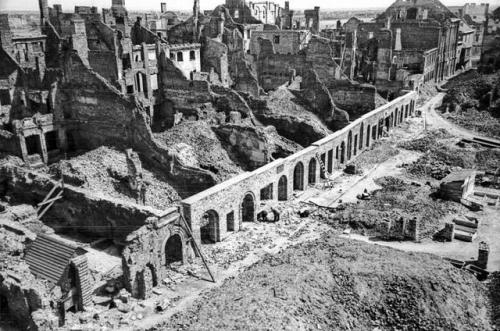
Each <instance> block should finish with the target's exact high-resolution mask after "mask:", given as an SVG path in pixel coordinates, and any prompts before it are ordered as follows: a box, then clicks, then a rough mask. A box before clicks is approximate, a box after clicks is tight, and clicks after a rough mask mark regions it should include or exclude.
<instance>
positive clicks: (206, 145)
mask: <svg viewBox="0 0 500 331" xmlns="http://www.w3.org/2000/svg"><path fill="white" fill-rule="evenodd" d="M154 137H155V139H156V140H158V141H159V142H161V143H162V144H164V145H166V146H167V148H169V149H178V148H177V147H179V144H185V145H189V146H190V147H191V148H192V151H193V152H194V155H191V157H190V159H191V160H192V164H191V165H194V166H199V167H200V168H202V169H205V170H209V171H211V172H213V173H214V174H215V175H216V176H217V178H218V179H219V180H220V181H223V180H226V179H229V178H231V177H232V176H234V175H235V174H238V173H240V172H241V169H240V168H239V167H238V165H237V164H236V162H234V161H233V160H231V158H230V157H229V155H228V153H227V151H226V150H225V149H224V146H223V145H222V143H221V142H220V141H219V139H218V137H217V135H216V134H215V132H213V131H212V129H211V127H210V125H209V124H208V123H207V122H204V121H196V122H195V121H185V122H181V123H180V124H178V125H176V126H174V127H172V128H171V129H169V130H167V131H165V132H162V133H155V134H154Z"/></svg>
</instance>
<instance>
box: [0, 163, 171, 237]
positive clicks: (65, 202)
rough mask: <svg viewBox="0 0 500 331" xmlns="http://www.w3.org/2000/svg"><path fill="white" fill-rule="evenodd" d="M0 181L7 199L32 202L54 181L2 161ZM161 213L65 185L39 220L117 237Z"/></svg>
mask: <svg viewBox="0 0 500 331" xmlns="http://www.w3.org/2000/svg"><path fill="white" fill-rule="evenodd" d="M0 183H2V186H4V187H6V195H7V196H9V197H10V198H11V201H13V202H16V203H27V204H32V205H36V204H37V203H39V202H41V201H42V200H43V199H44V198H45V196H46V195H47V194H48V193H49V191H50V190H51V189H52V187H54V185H56V183H57V182H56V181H54V180H52V179H50V178H49V177H48V176H45V175H42V174H39V173H36V172H33V171H28V170H25V169H23V168H19V167H15V166H9V165H4V166H2V167H1V168H0ZM57 191H58V190H57ZM161 214H162V212H161V211H159V210H156V209H154V208H151V207H146V206H141V205H138V204H133V203H125V202H124V201H121V200H119V199H108V198H103V197H100V196H99V195H96V194H94V193H93V192H91V191H88V190H85V189H81V188H77V187H74V186H71V185H65V187H64V190H63V195H62V198H61V199H60V200H57V201H56V202H55V203H54V205H53V206H52V207H51V208H50V209H49V210H48V212H47V214H46V215H45V217H43V221H44V222H46V223H47V224H48V225H50V226H51V227H52V228H54V229H55V230H61V231H71V230H72V229H78V231H79V232H80V233H87V234H90V235H95V236H98V237H105V238H108V237H109V238H115V239H119V240H120V239H123V238H125V237H126V236H127V235H128V234H129V233H130V232H132V231H134V230H135V229H138V228H139V227H141V226H142V225H144V222H145V220H146V219H147V218H148V217H155V216H157V215H161Z"/></svg>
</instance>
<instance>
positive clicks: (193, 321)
mask: <svg viewBox="0 0 500 331" xmlns="http://www.w3.org/2000/svg"><path fill="white" fill-rule="evenodd" d="M487 305H488V297H487V288H486V286H485V285H484V284H482V283H479V282H477V281H476V280H475V279H474V277H473V276H472V275H470V274H468V273H466V272H464V271H461V270H458V269H455V268H453V267H452V266H451V265H449V264H448V263H444V262H443V261H442V260H441V259H440V258H439V257H435V256H432V255H427V254H412V253H406V252H402V251H399V250H394V249H390V248H386V247H381V246H377V245H369V244H366V243H362V242H355V241H348V240H345V239H341V238H338V237H337V236H336V235H333V234H328V235H325V236H324V237H322V238H321V239H320V240H317V241H314V242H307V243H303V244H300V245H297V246H292V247H289V248H287V249H285V250H284V251H282V252H280V253H279V254H277V255H268V256H266V257H264V258H263V259H262V260H261V261H259V262H257V263H256V264H254V265H252V266H250V267H249V268H248V269H247V270H245V271H244V272H242V273H241V274H240V275H239V276H237V277H235V278H232V279H229V280H227V281H226V282H225V283H224V284H223V285H222V286H220V287H219V288H216V289H213V290H212V291H210V292H207V293H205V294H204V295H203V296H202V297H201V298H200V299H199V300H197V301H196V303H195V304H194V305H193V307H192V308H189V309H187V310H185V311H183V312H181V313H178V314H176V315H174V316H172V317H171V318H170V319H169V320H168V321H165V322H163V323H162V324H160V325H158V326H157V327H155V328H152V329H150V330H179V329H183V330H188V329H189V330H198V329H223V330H235V329H248V330H251V329H261V328H262V326H266V328H269V329H273V330H283V329H291V330H300V329H309V328H314V329H321V330H333V329H335V330H338V329H342V330H348V329H351V330H372V329H399V330H404V329H419V330H437V329H481V330H491V329H492V326H491V325H490V322H489V315H488V306H487ZM221 312H222V313H221ZM226 312H231V314H228V313H226ZM470 316H474V318H470Z"/></svg>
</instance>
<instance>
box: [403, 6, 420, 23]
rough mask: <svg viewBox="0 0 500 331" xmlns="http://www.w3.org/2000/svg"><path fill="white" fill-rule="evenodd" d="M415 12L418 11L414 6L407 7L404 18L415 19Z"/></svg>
mask: <svg viewBox="0 0 500 331" xmlns="http://www.w3.org/2000/svg"><path fill="white" fill-rule="evenodd" d="M417 12H418V9H417V8H415V7H412V8H409V9H408V10H407V11H406V19H409V20H416V19H417Z"/></svg>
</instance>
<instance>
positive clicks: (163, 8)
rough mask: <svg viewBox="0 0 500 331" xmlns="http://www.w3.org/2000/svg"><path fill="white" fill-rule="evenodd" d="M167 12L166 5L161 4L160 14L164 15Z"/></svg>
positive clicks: (164, 3)
mask: <svg viewBox="0 0 500 331" xmlns="http://www.w3.org/2000/svg"><path fill="white" fill-rule="evenodd" d="M166 12H167V3H166V2H162V3H161V13H162V14H164V13H166Z"/></svg>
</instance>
